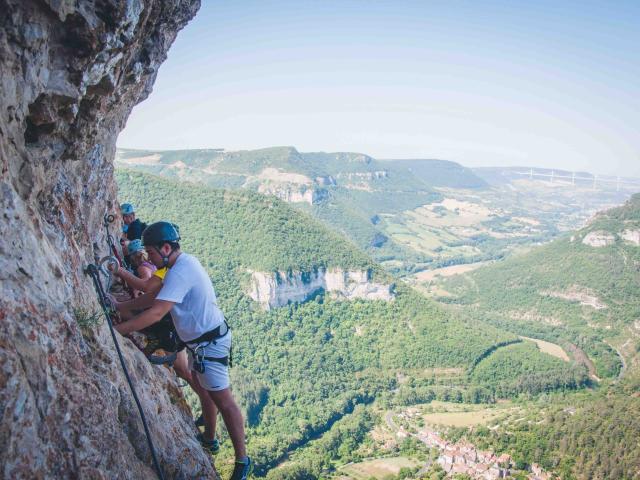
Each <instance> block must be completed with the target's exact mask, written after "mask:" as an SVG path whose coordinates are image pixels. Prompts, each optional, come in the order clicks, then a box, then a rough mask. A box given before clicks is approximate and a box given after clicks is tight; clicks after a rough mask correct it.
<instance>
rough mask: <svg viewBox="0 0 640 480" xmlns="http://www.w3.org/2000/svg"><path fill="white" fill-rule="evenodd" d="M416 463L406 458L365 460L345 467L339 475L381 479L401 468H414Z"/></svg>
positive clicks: (360, 478)
mask: <svg viewBox="0 0 640 480" xmlns="http://www.w3.org/2000/svg"><path fill="white" fill-rule="evenodd" d="M416 466H418V462H417V461H415V460H412V459H410V458H407V457H389V458H379V459H376V460H367V461H364V462H360V463H352V464H350V465H345V466H344V467H342V468H341V469H340V473H341V474H343V475H344V476H345V477H346V478H353V479H356V480H366V479H369V478H371V477H373V478H377V479H382V478H384V477H386V476H387V475H397V474H398V473H399V472H400V469H401V468H414V467H416Z"/></svg>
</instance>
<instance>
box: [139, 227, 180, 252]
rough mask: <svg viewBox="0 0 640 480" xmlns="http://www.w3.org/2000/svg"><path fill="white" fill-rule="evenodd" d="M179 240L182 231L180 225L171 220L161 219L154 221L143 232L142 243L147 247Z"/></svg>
mask: <svg viewBox="0 0 640 480" xmlns="http://www.w3.org/2000/svg"><path fill="white" fill-rule="evenodd" d="M178 241H180V231H179V230H178V226H177V225H175V224H173V223H171V222H166V221H161V222H155V223H152V224H151V225H149V226H148V227H147V228H145V229H144V232H142V245H144V246H145V247H147V246H155V245H162V244H163V243H165V242H169V243H173V242H178Z"/></svg>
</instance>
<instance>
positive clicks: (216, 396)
mask: <svg viewBox="0 0 640 480" xmlns="http://www.w3.org/2000/svg"><path fill="white" fill-rule="evenodd" d="M207 393H208V394H209V396H210V397H211V399H212V400H213V401H214V402H215V404H216V407H218V410H220V413H221V414H222V419H223V420H224V424H225V426H226V427H227V431H228V432H229V436H230V437H231V443H233V450H234V451H235V454H236V459H237V460H245V459H246V457H247V450H246V447H245V443H244V419H243V418H242V412H241V411H240V408H239V407H238V404H237V403H236V401H235V399H234V398H233V395H232V394H231V389H230V388H225V389H224V390H218V391H215V392H214V391H211V390H207Z"/></svg>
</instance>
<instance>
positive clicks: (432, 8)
mask: <svg viewBox="0 0 640 480" xmlns="http://www.w3.org/2000/svg"><path fill="white" fill-rule="evenodd" d="M639 25H640V1H637V0H635V1H629V2H626V1H600V2H594V1H590V0H583V1H580V2H573V1H545V0H538V1H516V0H512V1H482V0H476V1H457V0H448V1H438V2H436V1H427V0H423V1H410V0H395V1H377V0H368V1H367V0H340V1H333V0H322V1H320V0H316V1H310V0H298V1H285V0H282V1H277V0H273V1H271V0H259V1H252V0H243V1H237V0H235V1H231V0H221V1H215V0H202V8H201V10H200V12H199V13H198V15H197V16H196V18H195V19H194V20H192V22H191V23H190V24H189V25H187V27H185V29H184V30H183V31H181V32H180V33H179V34H178V37H177V39H176V41H175V43H174V45H173V46H172V48H171V49H170V51H169V54H168V58H167V60H166V62H165V63H164V64H163V65H162V66H161V67H160V70H159V73H158V77H157V80H156V83H155V86H154V90H153V93H152V94H151V95H150V96H149V98H148V99H147V100H145V101H144V102H142V103H140V104H139V105H137V106H136V107H135V108H134V110H133V112H132V114H131V116H130V118H129V120H128V122H127V126H126V128H125V130H123V132H122V133H121V134H120V137H119V139H118V146H119V147H121V148H143V149H154V150H166V149H191V148H224V149H227V150H240V149H256V148H263V147H270V146H282V145H291V146H295V147H296V148H297V149H298V150H299V151H303V152H310V151H327V152H336V151H352V152H361V153H366V154H368V155H371V156H373V157H375V158H379V159H390V158H440V159H446V160H453V161H457V162H460V163H462V164H463V165H466V166H470V167H476V166H515V165H517V166H523V165H525V166H538V167H547V168H564V169H568V170H582V171H589V172H593V173H598V174H609V175H620V176H635V177H640V80H639V79H640V28H639V27H638V26H639Z"/></svg>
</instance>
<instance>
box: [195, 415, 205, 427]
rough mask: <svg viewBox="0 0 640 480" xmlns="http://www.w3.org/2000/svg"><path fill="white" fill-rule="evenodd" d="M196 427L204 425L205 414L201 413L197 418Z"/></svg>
mask: <svg viewBox="0 0 640 480" xmlns="http://www.w3.org/2000/svg"><path fill="white" fill-rule="evenodd" d="M196 427H204V416H203V415H200V416H199V417H198V418H196Z"/></svg>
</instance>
